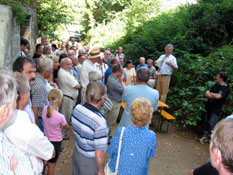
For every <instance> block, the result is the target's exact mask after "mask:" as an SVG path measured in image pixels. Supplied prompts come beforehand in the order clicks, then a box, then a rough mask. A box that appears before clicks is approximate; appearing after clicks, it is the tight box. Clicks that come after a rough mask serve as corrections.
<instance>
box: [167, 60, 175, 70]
mask: <svg viewBox="0 0 233 175" xmlns="http://www.w3.org/2000/svg"><path fill="white" fill-rule="evenodd" d="M166 64H167V65H168V66H170V67H171V68H172V69H173V70H177V69H178V68H177V67H175V66H174V65H173V64H172V63H171V62H169V61H167V62H166Z"/></svg>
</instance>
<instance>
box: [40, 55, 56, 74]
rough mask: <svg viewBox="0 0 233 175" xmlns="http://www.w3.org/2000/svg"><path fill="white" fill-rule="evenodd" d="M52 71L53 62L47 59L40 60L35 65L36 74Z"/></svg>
mask: <svg viewBox="0 0 233 175" xmlns="http://www.w3.org/2000/svg"><path fill="white" fill-rule="evenodd" d="M51 69H53V61H52V60H51V59H49V58H41V59H40V60H39V61H38V63H37V72H39V73H44V72H46V71H50V70H51Z"/></svg>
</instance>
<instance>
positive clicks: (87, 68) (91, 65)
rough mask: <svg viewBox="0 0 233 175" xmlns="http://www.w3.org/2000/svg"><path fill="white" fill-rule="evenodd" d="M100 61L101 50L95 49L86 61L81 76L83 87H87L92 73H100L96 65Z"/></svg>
mask: <svg viewBox="0 0 233 175" xmlns="http://www.w3.org/2000/svg"><path fill="white" fill-rule="evenodd" d="M99 59H100V50H99V48H94V49H92V50H91V52H90V55H89V57H88V59H87V60H86V61H84V62H83V66H82V70H81V74H80V81H81V85H82V87H85V88H86V87H87V85H88V83H89V80H88V74H89V72H91V71H98V70H97V68H96V66H95V63H98V62H99Z"/></svg>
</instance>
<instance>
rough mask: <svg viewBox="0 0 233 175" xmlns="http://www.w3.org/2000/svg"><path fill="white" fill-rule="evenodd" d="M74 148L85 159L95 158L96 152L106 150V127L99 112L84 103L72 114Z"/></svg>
mask: <svg viewBox="0 0 233 175" xmlns="http://www.w3.org/2000/svg"><path fill="white" fill-rule="evenodd" d="M72 127H73V130H74V135H75V140H76V148H77V150H78V151H79V152H80V153H81V154H82V155H84V156H86V157H95V151H96V150H104V151H106V150H107V142H108V125H107V122H106V120H105V119H104V117H103V115H102V114H101V113H100V111H99V110H98V109H97V108H95V107H94V106H92V105H90V104H88V103H85V104H84V105H77V106H76V107H75V108H74V110H73V113H72Z"/></svg>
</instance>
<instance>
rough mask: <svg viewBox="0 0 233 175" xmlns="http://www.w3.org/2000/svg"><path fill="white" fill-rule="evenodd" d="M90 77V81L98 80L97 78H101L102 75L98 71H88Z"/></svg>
mask: <svg viewBox="0 0 233 175" xmlns="http://www.w3.org/2000/svg"><path fill="white" fill-rule="evenodd" d="M88 79H89V81H96V80H101V79H102V75H101V73H100V72H97V71H91V72H89V73H88Z"/></svg>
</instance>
